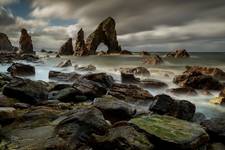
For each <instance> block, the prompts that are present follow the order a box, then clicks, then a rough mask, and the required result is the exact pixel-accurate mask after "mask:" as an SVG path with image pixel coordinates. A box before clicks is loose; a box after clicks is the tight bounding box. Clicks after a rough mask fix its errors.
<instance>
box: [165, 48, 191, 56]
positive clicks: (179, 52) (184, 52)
mask: <svg viewBox="0 0 225 150" xmlns="http://www.w3.org/2000/svg"><path fill="white" fill-rule="evenodd" d="M166 56H167V57H173V58H188V57H190V54H189V53H188V52H187V50H185V49H177V50H175V51H174V52H169V53H167V55H166Z"/></svg>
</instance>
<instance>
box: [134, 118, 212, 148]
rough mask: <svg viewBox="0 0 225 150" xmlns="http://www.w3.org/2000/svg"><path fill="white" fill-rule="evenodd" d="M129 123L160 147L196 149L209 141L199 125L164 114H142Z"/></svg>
mask: <svg viewBox="0 0 225 150" xmlns="http://www.w3.org/2000/svg"><path fill="white" fill-rule="evenodd" d="M130 123H131V124H134V125H135V126H136V127H137V128H138V129H140V130H141V131H143V132H144V133H145V134H146V135H147V136H148V137H149V138H150V141H152V143H154V144H155V145H156V147H157V146H159V147H160V149H177V150H178V149H179V150H181V149H196V148H200V147H202V146H204V145H205V144H206V143H207V142H208V141H209V137H208V135H207V133H206V132H205V131H204V129H203V128H201V126H200V125H197V124H194V123H189V122H187V121H183V120H179V119H176V118H173V117H169V116H165V115H164V116H160V115H144V116H140V117H137V118H134V119H131V120H130ZM153 141H154V142H153Z"/></svg>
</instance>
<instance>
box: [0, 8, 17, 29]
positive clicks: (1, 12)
mask: <svg viewBox="0 0 225 150" xmlns="http://www.w3.org/2000/svg"><path fill="white" fill-rule="evenodd" d="M15 20H16V18H15V17H14V15H13V14H12V12H11V11H10V10H8V9H6V8H4V7H2V6H0V26H3V25H10V24H14V23H15Z"/></svg>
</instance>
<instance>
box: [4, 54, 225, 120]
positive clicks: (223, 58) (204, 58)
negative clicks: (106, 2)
mask: <svg viewBox="0 0 225 150" xmlns="http://www.w3.org/2000/svg"><path fill="white" fill-rule="evenodd" d="M157 54H159V55H160V56H162V57H163V59H164V63H163V64H161V65H145V64H143V58H142V57H141V56H140V55H130V56H119V55H114V56H87V57H76V56H68V57H61V58H55V55H53V54H52V55H50V57H46V55H47V54H44V53H38V55H39V56H40V58H41V59H40V61H39V62H36V63H30V62H26V61H19V62H22V63H26V64H31V65H33V66H35V69H36V75H35V76H30V77H27V78H30V79H32V80H44V81H50V80H49V79H48V72H49V71H50V70H55V71H61V72H72V71H75V69H74V67H66V68H58V67H56V65H57V64H58V63H59V62H61V61H64V60H67V59H70V60H71V61H72V64H73V66H74V65H79V66H86V65H89V64H92V65H94V66H96V67H97V70H96V72H106V73H108V74H110V75H112V76H113V78H114V79H115V81H116V82H121V79H120V72H119V71H118V69H119V68H121V67H137V66H144V67H146V68H147V69H148V70H149V71H150V73H151V76H150V77H149V78H150V79H157V80H161V81H163V82H165V83H167V84H168V85H169V87H168V88H175V87H177V85H175V84H173V82H172V80H173V77H174V76H175V75H178V74H181V73H182V72H183V71H184V70H185V66H187V65H200V66H207V67H218V68H220V69H222V70H224V71H225V53H191V58H188V59H173V58H165V57H164V56H165V53H157ZM9 66H10V64H0V72H7V68H8V67H9ZM76 72H77V71H76ZM78 73H80V74H85V73H88V72H78ZM165 74H167V76H165ZM143 78H144V77H143ZM221 82H224V81H221ZM146 90H148V91H149V92H150V93H151V94H152V95H157V94H162V93H166V94H168V95H170V96H172V97H175V98H176V99H180V100H188V101H191V102H192V103H194V104H195V105H196V108H197V112H202V113H204V114H205V115H206V116H207V117H208V118H211V117H216V116H218V115H221V114H223V113H225V108H224V107H222V106H219V105H214V104H211V103H209V100H210V99H212V98H213V97H215V96H218V91H210V92H211V93H212V95H210V96H206V95H204V94H202V91H198V96H175V95H173V94H171V93H167V92H166V89H150V88H148V89H146Z"/></svg>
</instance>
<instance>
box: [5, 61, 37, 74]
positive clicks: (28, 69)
mask: <svg viewBox="0 0 225 150" xmlns="http://www.w3.org/2000/svg"><path fill="white" fill-rule="evenodd" d="M7 71H8V72H10V74H11V76H30V75H35V68H34V67H33V66H31V65H26V64H21V63H13V64H12V65H11V66H10V67H9V68H8V69H7Z"/></svg>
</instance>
